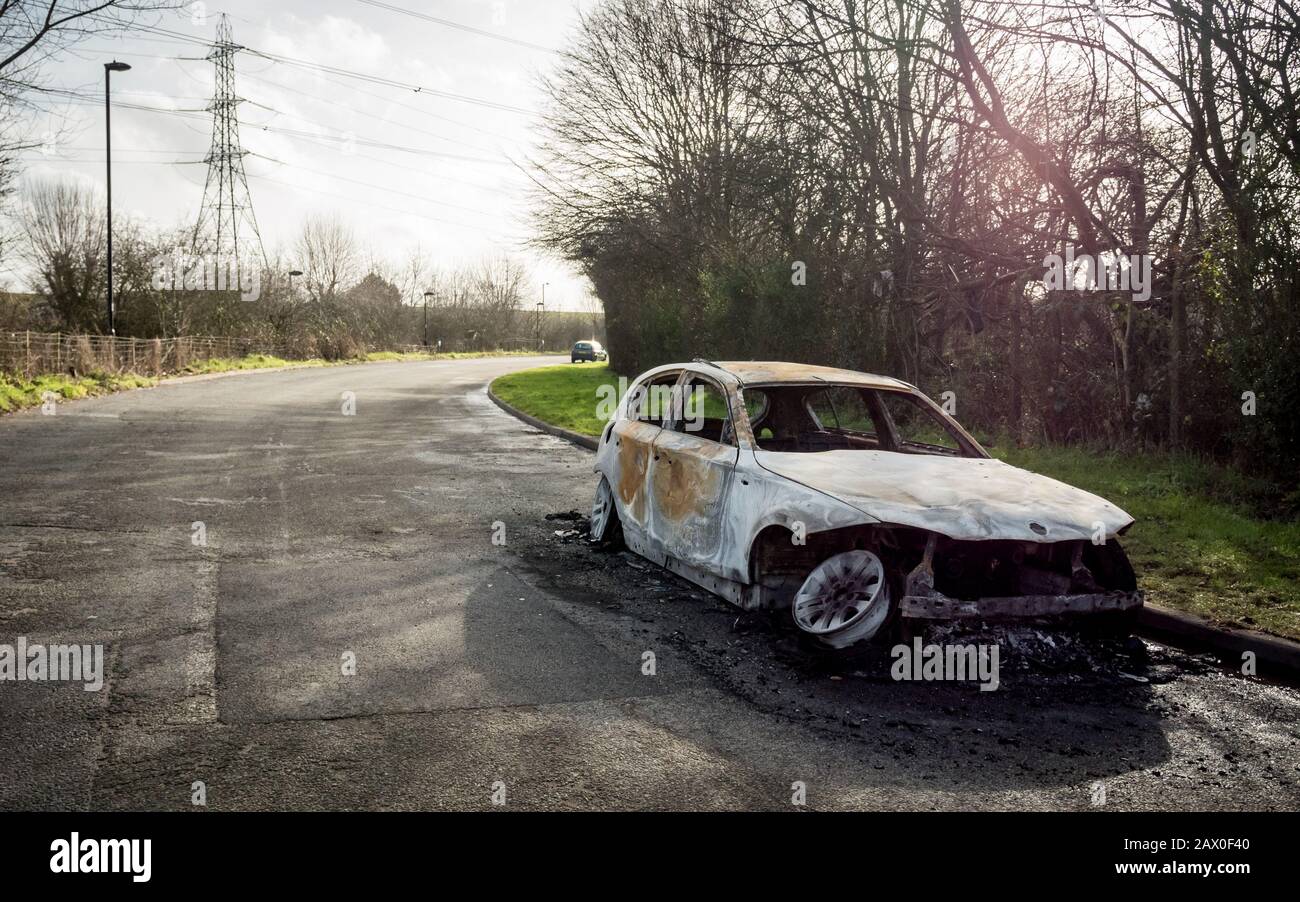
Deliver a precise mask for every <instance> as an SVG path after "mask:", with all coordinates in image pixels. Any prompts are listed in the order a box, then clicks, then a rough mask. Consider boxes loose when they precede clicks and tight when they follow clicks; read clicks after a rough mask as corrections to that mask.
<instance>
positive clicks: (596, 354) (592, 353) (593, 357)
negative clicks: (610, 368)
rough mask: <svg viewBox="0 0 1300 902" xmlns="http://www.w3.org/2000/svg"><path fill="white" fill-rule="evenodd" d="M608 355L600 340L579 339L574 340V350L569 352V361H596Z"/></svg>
mask: <svg viewBox="0 0 1300 902" xmlns="http://www.w3.org/2000/svg"><path fill="white" fill-rule="evenodd" d="M608 357H609V355H608V354H606V353H605V349H604V348H602V347H601V346H600V342H598V341H578V342H574V345H573V350H571V351H570V352H569V363H578V362H579V361H583V360H590V361H592V362H593V363H594V362H595V361H597V360H605V359H607V358H608Z"/></svg>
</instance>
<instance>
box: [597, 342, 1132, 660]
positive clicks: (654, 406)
mask: <svg viewBox="0 0 1300 902" xmlns="http://www.w3.org/2000/svg"><path fill="white" fill-rule="evenodd" d="M595 472H596V474H597V476H598V478H599V482H598V484H597V488H596V496H595V500H594V502H593V504H592V516H591V533H592V538H593V539H594V540H596V541H611V540H614V539H617V538H619V537H620V536H621V539H622V541H623V542H625V543H626V545H627V547H628V548H629V549H630V550H632V551H633V552H635V553H637V554H639V555H641V556H642V557H645V558H647V559H649V560H650V561H653V562H654V563H656V564H659V565H661V566H663V567H666V568H668V569H669V570H671V571H672V572H674V573H677V574H679V575H680V576H683V577H685V578H686V579H688V580H690V581H692V582H694V583H696V584H697V585H699V586H701V587H703V588H705V589H707V590H709V591H710V592H713V593H714V594H716V595H719V596H721V597H722V598H725V599H727V600H728V601H730V602H732V603H734V604H736V605H738V606H740V607H741V608H745V609H758V608H781V607H787V606H788V607H789V608H790V609H791V611H792V613H793V616H794V621H795V623H796V625H797V626H798V627H799V629H801V630H803V631H804V632H805V633H807V634H809V635H811V636H813V637H815V638H816V639H818V640H820V641H821V642H822V643H824V644H827V645H830V646H833V647H836V648H843V647H845V646H848V645H850V644H852V643H855V642H858V641H862V640H866V639H869V638H871V637H872V636H874V635H876V634H877V633H878V632H880V631H881V629H882V628H883V627H885V626H886V625H887V624H895V625H898V626H903V627H904V628H906V627H909V626H916V625H917V624H916V623H915V621H926V620H936V619H942V620H949V619H963V618H977V619H981V620H1001V619H1004V618H1041V617H1058V616H1061V615H1095V614H1104V613H1114V615H1115V616H1114V617H1113V618H1112V619H1118V620H1120V621H1121V622H1122V621H1123V620H1124V619H1125V617H1126V616H1127V617H1131V615H1132V613H1133V612H1134V611H1135V609H1136V608H1138V607H1140V606H1141V605H1142V595H1141V593H1140V592H1138V591H1137V585H1136V578H1135V576H1134V573H1133V568H1132V567H1131V566H1130V564H1129V561H1128V558H1127V556H1126V555H1125V553H1124V551H1123V549H1122V548H1121V547H1120V544H1119V541H1118V539H1117V536H1119V535H1120V534H1122V533H1123V532H1124V531H1125V530H1126V529H1128V527H1129V526H1130V525H1132V523H1133V518H1132V517H1130V516H1129V515H1128V514H1126V513H1125V512H1124V511H1122V510H1120V509H1119V508H1118V507H1116V506H1115V505H1113V504H1111V503H1110V502H1108V501H1106V500H1105V499H1102V498H1099V497H1097V496H1096V495H1092V494H1090V493H1088V492H1085V491H1083V490H1081V489H1077V488H1074V487H1072V486H1069V485H1066V484H1065V483H1062V482H1058V481H1057V480H1054V479H1050V478H1048V477H1046V476H1040V475H1037V474H1034V473H1030V472H1028V471H1026V470H1022V469H1019V468H1017V467H1013V466H1010V465H1008V464H1006V463H1003V462H1001V461H998V460H995V459H993V458H992V457H990V456H989V454H988V452H987V451H985V450H984V448H983V447H981V446H980V444H979V443H978V442H977V441H976V440H975V439H974V438H973V437H972V436H971V435H970V434H969V433H968V432H967V431H966V430H965V429H963V428H962V427H961V426H960V425H959V424H958V423H957V421H956V420H955V419H953V418H952V417H951V416H949V415H948V414H947V413H946V412H945V411H944V410H943V408H941V407H940V406H939V405H937V404H935V402H933V401H932V400H930V399H929V398H928V397H926V396H925V395H924V394H922V393H921V392H920V391H919V390H917V389H916V388H915V387H914V386H912V385H909V384H908V383H906V382H901V381H899V380H897V379H893V378H890V377H887V376H874V375H870V374H868V373H859V372H854V371H852V370H843V369H834V368H830V367H821V366H809V365H804V364H794V363H780V362H770V363H765V362H755V361H745V362H723V363H714V362H710V361H703V360H697V361H694V362H692V363H682V364H672V365H667V366H661V367H657V368H655V369H652V370H649V371H648V372H646V373H644V374H642V375H641V376H640V377H639V378H637V379H636V381H635V382H633V383H632V384H631V385H630V386H629V387H628V390H627V392H626V394H625V395H624V397H623V399H622V400H621V401H620V403H619V405H618V408H617V410H616V412H615V414H614V416H613V417H612V418H611V419H610V421H609V423H607V424H606V426H605V428H604V430H603V432H602V434H601V437H600V443H599V446H598V449H597V454H596V463H595ZM1124 612H1127V613H1124Z"/></svg>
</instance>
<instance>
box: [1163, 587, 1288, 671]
mask: <svg viewBox="0 0 1300 902" xmlns="http://www.w3.org/2000/svg"><path fill="white" fill-rule="evenodd" d="M1137 625H1138V632H1140V633H1141V634H1142V635H1144V636H1147V637H1149V638H1152V639H1160V640H1163V641H1165V642H1168V643H1170V644H1173V645H1177V646H1179V647H1180V648H1190V649H1193V650H1199V651H1210V652H1213V653H1214V654H1216V655H1218V656H1219V657H1221V658H1223V659H1225V660H1230V661H1231V663H1232V664H1233V665H1234V667H1239V666H1240V664H1241V655H1242V652H1247V651H1249V652H1254V654H1255V662H1256V676H1259V677H1264V678H1268V679H1276V680H1285V681H1287V682H1291V683H1300V643H1297V642H1292V641H1291V640H1290V639H1283V638H1281V637H1280V636H1272V635H1269V634H1268V633H1261V632H1259V631H1258V630H1248V629H1231V628H1229V627H1221V626H1214V625H1213V624H1211V623H1210V622H1209V621H1208V620H1206V619H1204V618H1203V617H1198V616H1196V615H1195V614H1185V613H1183V612H1182V611H1174V610H1170V609H1169V608H1162V607H1160V606H1159V605H1152V604H1145V605H1143V606H1142V608H1141V609H1140V610H1139V613H1138V619H1137Z"/></svg>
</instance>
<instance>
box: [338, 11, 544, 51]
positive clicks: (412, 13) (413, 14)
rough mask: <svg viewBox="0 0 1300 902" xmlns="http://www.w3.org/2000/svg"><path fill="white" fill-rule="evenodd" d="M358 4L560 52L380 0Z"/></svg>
mask: <svg viewBox="0 0 1300 902" xmlns="http://www.w3.org/2000/svg"><path fill="white" fill-rule="evenodd" d="M357 2H359V3H364V4H366V5H367V6H374V7H377V8H379V9H386V10H388V11H389V12H395V13H401V14H402V15H404V16H410V17H412V18H414V19H423V20H424V21H426V22H434V23H436V24H438V25H445V26H446V27H448V28H456V29H459V30H460V31H467V32H469V33H470V34H476V35H479V36H481V37H485V38H492V39H493V40H496V41H505V42H506V43H508V44H515V45H516V46H519V47H528V48H530V49H532V50H541V51H542V52H543V53H558V52H559V51H557V50H555V49H553V48H551V47H544V46H542V45H541V44H534V43H533V42H532V41H524V40H520V39H519V38H512V37H510V36H509V35H505V34H500V33H499V32H495V31H488V30H487V29H485V28H476V27H474V26H473V25H465V24H463V23H460V22H453V21H452V20H451V19H441V18H439V17H438V16H430V15H428V14H427V13H420V12H416V11H415V10H413V9H403V8H402V7H400V6H393V5H392V4H389V3H380V2H379V0H357Z"/></svg>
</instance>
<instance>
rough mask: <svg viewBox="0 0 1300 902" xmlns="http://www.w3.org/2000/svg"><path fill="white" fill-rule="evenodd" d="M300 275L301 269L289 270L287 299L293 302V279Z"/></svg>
mask: <svg viewBox="0 0 1300 902" xmlns="http://www.w3.org/2000/svg"><path fill="white" fill-rule="evenodd" d="M300 275H302V270H301V269H291V270H289V299H290V300H293V277H294V276H300Z"/></svg>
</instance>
